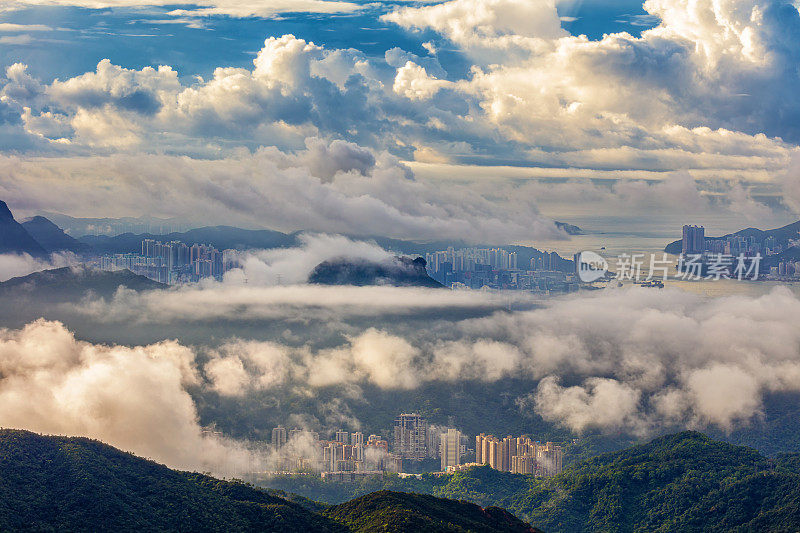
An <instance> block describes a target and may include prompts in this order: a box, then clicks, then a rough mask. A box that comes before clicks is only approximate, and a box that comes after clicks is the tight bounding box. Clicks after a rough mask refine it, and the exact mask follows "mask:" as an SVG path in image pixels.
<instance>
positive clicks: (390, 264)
mask: <svg viewBox="0 0 800 533" xmlns="http://www.w3.org/2000/svg"><path fill="white" fill-rule="evenodd" d="M308 282H309V283H317V284H321V285H357V286H363V285H393V286H395V287H430V288H441V287H443V285H442V284H441V283H439V282H438V281H436V280H435V279H433V278H431V277H430V276H429V275H428V272H427V271H426V270H425V260H424V259H423V258H421V257H418V258H416V259H411V258H410V257H395V258H393V259H391V260H389V261H383V262H375V261H365V260H355V259H347V258H340V259H332V260H330V261H324V262H322V263H320V264H319V265H317V266H316V267H315V268H314V270H313V271H312V272H311V274H310V275H309V277H308Z"/></svg>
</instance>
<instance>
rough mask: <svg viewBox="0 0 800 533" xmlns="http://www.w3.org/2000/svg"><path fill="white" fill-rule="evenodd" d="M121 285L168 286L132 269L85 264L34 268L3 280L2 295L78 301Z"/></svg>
mask: <svg viewBox="0 0 800 533" xmlns="http://www.w3.org/2000/svg"><path fill="white" fill-rule="evenodd" d="M120 287H127V288H128V289H132V290H136V291H142V290H152V289H165V288H167V287H168V286H167V285H164V284H163V283H158V282H157V281H153V280H151V279H149V278H146V277H144V276H140V275H138V274H134V273H133V272H131V271H130V270H118V271H116V272H105V271H102V270H94V269H91V268H85V267H63V268H55V269H51V270H42V271H41V272H34V273H33V274H28V275H27V276H20V277H18V278H11V279H10V280H8V281H4V282H2V283H0V296H3V297H12V296H13V297H14V298H16V299H18V300H23V299H39V300H43V301H74V300H79V299H81V298H82V297H83V296H84V295H85V294H86V293H87V292H90V291H91V292H92V293H94V294H96V295H98V296H102V297H104V298H108V297H111V296H113V295H114V293H115V292H116V291H117V289H119V288H120Z"/></svg>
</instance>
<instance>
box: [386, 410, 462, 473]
mask: <svg viewBox="0 0 800 533" xmlns="http://www.w3.org/2000/svg"><path fill="white" fill-rule="evenodd" d="M394 452H395V453H396V454H397V455H398V456H400V457H402V458H403V459H406V460H410V461H422V460H425V459H436V458H439V459H440V462H441V467H442V471H446V470H447V468H448V467H450V466H457V465H460V464H461V458H462V457H463V456H464V454H465V453H466V439H465V438H464V436H463V435H462V434H461V432H460V431H459V430H457V429H455V428H450V427H442V426H435V425H429V424H428V423H427V422H426V420H425V419H424V418H422V416H421V415H419V414H418V413H403V414H400V415H399V416H398V417H397V418H396V419H395V422H394Z"/></svg>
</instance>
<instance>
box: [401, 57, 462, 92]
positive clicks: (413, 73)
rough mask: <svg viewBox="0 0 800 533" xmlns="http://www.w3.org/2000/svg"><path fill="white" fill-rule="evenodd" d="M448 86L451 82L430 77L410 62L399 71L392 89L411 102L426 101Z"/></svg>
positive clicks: (421, 68)
mask: <svg viewBox="0 0 800 533" xmlns="http://www.w3.org/2000/svg"><path fill="white" fill-rule="evenodd" d="M448 85H450V82H448V81H446V80H437V79H436V78H433V77H431V76H429V75H428V73H427V72H426V71H425V69H424V68H423V67H421V66H419V65H417V64H416V63H412V62H411V61H408V62H407V63H406V64H405V65H403V66H402V67H400V68H399V69H397V76H395V78H394V86H393V87H392V88H393V90H394V92H396V93H397V94H401V95H403V96H405V97H406V98H409V99H411V100H424V99H427V98H430V97H431V96H433V95H434V94H436V93H437V92H438V91H439V89H442V88H444V87H447V86H448Z"/></svg>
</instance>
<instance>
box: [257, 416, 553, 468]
mask: <svg viewBox="0 0 800 533" xmlns="http://www.w3.org/2000/svg"><path fill="white" fill-rule="evenodd" d="M393 431H394V436H393V441H392V442H391V446H390V442H389V441H387V440H385V439H384V438H383V437H381V436H380V435H369V437H366V438H365V436H364V434H363V433H361V432H358V431H357V432H352V433H350V432H347V431H344V430H339V431H336V432H335V433H334V434H333V435H331V438H330V439H320V437H319V434H318V433H314V432H309V431H306V430H301V429H296V428H295V429H292V430H289V431H287V430H286V428H284V427H283V426H278V427H276V428H275V429H273V430H272V443H271V446H272V451H273V457H274V458H276V462H275V464H274V465H273V468H274V469H276V470H278V471H289V472H314V471H318V472H322V476H323V477H324V478H329V479H337V480H342V481H347V480H355V479H357V478H358V477H360V476H364V475H371V474H374V473H376V472H398V473H400V472H403V471H404V470H403V467H404V465H406V464H407V462H419V461H424V460H435V459H438V461H439V466H440V470H441V471H442V472H448V471H455V470H459V469H461V468H464V467H469V466H475V465H484V464H486V465H489V466H491V467H492V468H495V469H497V470H503V471H506V472H513V473H517V474H532V475H537V476H552V475H555V474H558V473H560V472H561V469H562V459H563V453H562V450H561V447H560V446H557V445H555V444H553V443H552V442H548V443H546V444H541V443H540V442H538V441H533V440H532V439H531V438H530V437H528V436H522V437H516V438H515V437H511V436H508V437H505V438H504V439H499V438H497V437H494V436H492V435H485V434H483V433H481V434H480V435H478V436H477V437H476V439H475V458H476V460H475V462H474V463H467V464H463V463H462V459H463V458H464V457H465V456H468V455H469V454H471V453H472V450H471V449H468V445H469V439H468V438H467V437H466V436H465V435H464V434H463V433H462V432H461V431H460V430H458V429H456V428H453V427H443V426H436V425H432V424H428V423H427V422H426V420H425V419H424V418H423V417H422V416H421V415H420V414H418V413H402V414H400V415H398V416H397V418H396V419H395V424H394V430H393Z"/></svg>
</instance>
